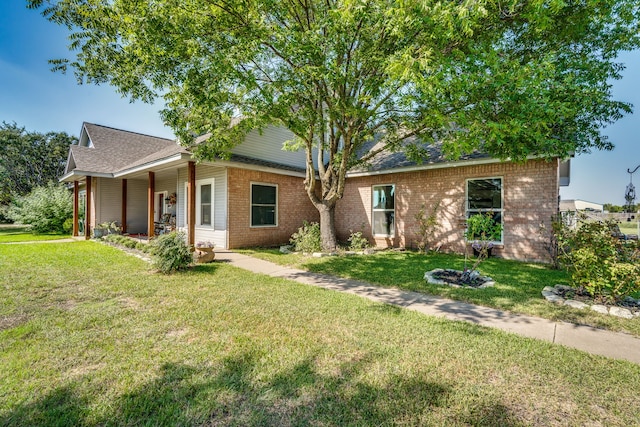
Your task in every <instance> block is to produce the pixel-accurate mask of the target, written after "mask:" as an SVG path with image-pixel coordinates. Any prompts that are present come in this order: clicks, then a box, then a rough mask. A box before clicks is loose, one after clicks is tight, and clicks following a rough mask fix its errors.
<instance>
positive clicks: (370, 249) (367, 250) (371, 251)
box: [364, 248, 376, 255]
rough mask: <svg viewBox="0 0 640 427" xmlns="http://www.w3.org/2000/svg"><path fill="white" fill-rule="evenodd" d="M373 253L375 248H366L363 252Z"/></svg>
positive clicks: (366, 253)
mask: <svg viewBox="0 0 640 427" xmlns="http://www.w3.org/2000/svg"><path fill="white" fill-rule="evenodd" d="M375 253H376V250H375V249H373V248H366V249H365V250H364V254H365V255H373V254H375Z"/></svg>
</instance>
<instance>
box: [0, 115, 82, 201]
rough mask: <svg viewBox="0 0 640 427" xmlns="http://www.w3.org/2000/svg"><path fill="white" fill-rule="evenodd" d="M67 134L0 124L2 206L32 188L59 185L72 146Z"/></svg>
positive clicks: (73, 138) (72, 139) (0, 196)
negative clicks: (52, 182) (56, 183)
mask: <svg viewBox="0 0 640 427" xmlns="http://www.w3.org/2000/svg"><path fill="white" fill-rule="evenodd" d="M76 140H77V139H76V138H75V137H73V136H69V135H68V134H67V133H66V132H47V133H40V132H30V131H27V130H26V129H25V128H24V127H19V126H18V125H17V124H16V123H6V122H2V125H0V147H2V149H1V150H0V205H6V204H8V203H9V202H10V201H11V200H12V199H13V198H14V197H16V196H24V195H26V194H29V192H31V190H32V189H34V188H35V187H38V186H44V185H46V184H48V183H49V182H51V181H54V182H57V180H58V178H59V177H60V175H62V173H63V172H64V165H65V162H66V160H67V154H68V152H69V145H71V144H72V143H73V142H75V141H76Z"/></svg>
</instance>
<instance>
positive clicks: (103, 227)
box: [93, 221, 122, 238]
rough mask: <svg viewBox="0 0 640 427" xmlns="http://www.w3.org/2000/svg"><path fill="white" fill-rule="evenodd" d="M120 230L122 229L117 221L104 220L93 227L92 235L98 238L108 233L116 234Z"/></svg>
mask: <svg viewBox="0 0 640 427" xmlns="http://www.w3.org/2000/svg"><path fill="white" fill-rule="evenodd" d="M120 230H122V228H121V227H120V225H119V224H118V221H105V222H102V223H100V224H98V225H96V226H95V227H94V228H93V237H94V238H99V237H104V236H108V235H110V234H118V233H120Z"/></svg>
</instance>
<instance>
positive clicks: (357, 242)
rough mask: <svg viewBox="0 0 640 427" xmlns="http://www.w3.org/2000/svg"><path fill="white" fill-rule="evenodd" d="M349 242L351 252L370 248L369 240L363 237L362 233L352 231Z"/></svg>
mask: <svg viewBox="0 0 640 427" xmlns="http://www.w3.org/2000/svg"><path fill="white" fill-rule="evenodd" d="M347 240H348V241H349V250H350V251H361V250H363V249H366V248H368V247H369V240H367V238H366V237H364V236H363V235H362V232H361V231H352V232H351V235H350V236H349V239H347Z"/></svg>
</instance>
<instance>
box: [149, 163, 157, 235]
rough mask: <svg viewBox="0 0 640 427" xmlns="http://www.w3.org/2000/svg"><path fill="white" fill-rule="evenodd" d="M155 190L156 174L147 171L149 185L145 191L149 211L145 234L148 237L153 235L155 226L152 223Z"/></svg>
mask: <svg viewBox="0 0 640 427" xmlns="http://www.w3.org/2000/svg"><path fill="white" fill-rule="evenodd" d="M155 192H156V174H155V173H153V172H149V186H148V192H147V206H148V209H147V212H149V217H148V218H147V236H149V238H151V237H153V236H154V233H155V227H154V224H153V217H154V205H155V203H154V202H155V195H154V193H155Z"/></svg>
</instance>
